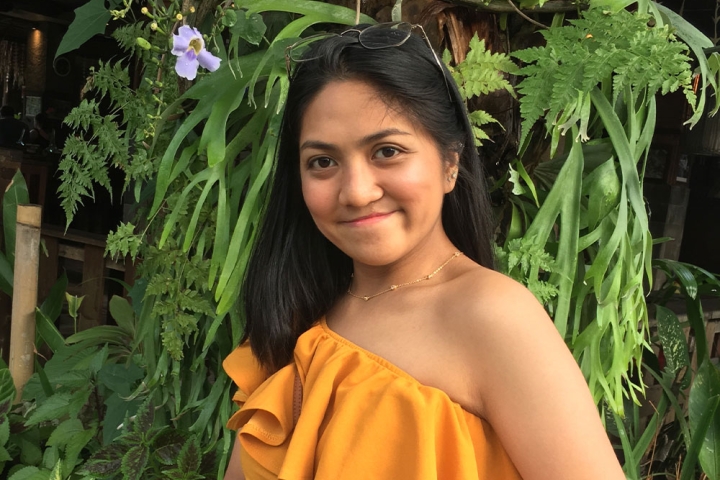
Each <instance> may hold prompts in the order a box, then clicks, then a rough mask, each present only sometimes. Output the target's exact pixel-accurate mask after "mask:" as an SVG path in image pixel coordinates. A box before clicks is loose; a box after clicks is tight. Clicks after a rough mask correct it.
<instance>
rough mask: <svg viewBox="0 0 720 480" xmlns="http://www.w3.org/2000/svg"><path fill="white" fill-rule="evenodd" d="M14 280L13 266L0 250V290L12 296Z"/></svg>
mask: <svg viewBox="0 0 720 480" xmlns="http://www.w3.org/2000/svg"><path fill="white" fill-rule="evenodd" d="M14 282H15V278H14V274H13V267H12V265H10V262H8V260H7V258H5V254H3V253H2V252H0V290H2V291H3V292H5V293H6V294H7V295H8V296H10V297H12V294H13V283H14Z"/></svg>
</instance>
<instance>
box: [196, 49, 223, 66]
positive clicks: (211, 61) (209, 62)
mask: <svg viewBox="0 0 720 480" xmlns="http://www.w3.org/2000/svg"><path fill="white" fill-rule="evenodd" d="M197 59H198V61H199V62H200V66H201V67H203V68H207V69H208V70H210V71H211V72H214V71H215V70H217V69H218V68H220V62H221V61H222V60H221V59H220V58H218V57H216V56H215V55H213V54H212V53H210V52H208V51H207V50H205V49H203V50H202V51H201V52H200V55H198V57H197Z"/></svg>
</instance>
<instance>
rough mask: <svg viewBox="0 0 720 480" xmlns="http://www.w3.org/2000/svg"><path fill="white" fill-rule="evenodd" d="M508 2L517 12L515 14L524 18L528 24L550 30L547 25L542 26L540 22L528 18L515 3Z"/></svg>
mask: <svg viewBox="0 0 720 480" xmlns="http://www.w3.org/2000/svg"><path fill="white" fill-rule="evenodd" d="M507 2H508V3H509V4H510V6H511V7H512V8H513V10H515V13H517V14H518V15H520V16H521V17H522V18H524V19H525V20H527V21H528V22H530V23H532V24H533V25H536V26H538V27H540V28H546V29H547V28H550V27H548V26H547V25H544V24H542V23H540V22H538V21H536V20H533V19H532V18H530V17H528V16H527V15H525V14H524V13H523V11H522V10H520V9H519V8H518V7H517V5H515V4H514V3H513V1H512V0H507Z"/></svg>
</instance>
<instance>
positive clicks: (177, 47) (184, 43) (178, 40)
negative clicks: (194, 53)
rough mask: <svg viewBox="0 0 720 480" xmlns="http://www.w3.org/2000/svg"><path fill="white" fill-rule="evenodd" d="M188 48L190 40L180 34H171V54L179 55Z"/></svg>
mask: <svg viewBox="0 0 720 480" xmlns="http://www.w3.org/2000/svg"><path fill="white" fill-rule="evenodd" d="M188 48H190V40H189V39H186V38H185V37H182V36H180V35H173V47H172V54H173V55H176V56H178V57H179V56H180V55H182V54H184V53H185V52H186V51H187V49H188Z"/></svg>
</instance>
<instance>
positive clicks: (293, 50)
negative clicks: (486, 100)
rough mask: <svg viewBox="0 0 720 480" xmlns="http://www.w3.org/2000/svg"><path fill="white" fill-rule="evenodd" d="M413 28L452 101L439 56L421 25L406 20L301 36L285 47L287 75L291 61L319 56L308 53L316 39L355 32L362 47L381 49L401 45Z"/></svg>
mask: <svg viewBox="0 0 720 480" xmlns="http://www.w3.org/2000/svg"><path fill="white" fill-rule="evenodd" d="M415 29H418V30H419V31H420V33H421V34H422V38H423V40H425V44H426V45H427V46H428V48H429V49H430V52H431V53H432V56H433V58H434V59H435V63H436V64H437V66H438V68H439V69H440V73H441V74H442V77H443V81H444V82H445V89H446V90H447V93H448V98H450V101H452V95H451V93H450V85H449V84H448V81H447V76H446V75H445V70H444V69H443V66H442V62H441V61H440V57H438V56H437V53H435V50H433V48H432V45H431V44H430V40H428V37H427V34H426V33H425V30H424V29H423V27H422V26H421V25H414V24H411V23H408V22H389V23H378V24H377V25H372V26H370V27H367V28H364V29H362V30H361V29H358V28H349V29H347V30H345V31H344V32H342V33H320V34H317V35H311V36H309V37H306V38H303V39H301V40H299V41H298V42H295V43H293V44H292V45H289V46H288V47H287V48H286V49H285V66H286V67H287V72H288V76H290V73H291V67H292V64H293V63H295V64H299V63H303V62H311V61H313V60H317V59H318V58H320V55H317V56H313V55H311V54H308V52H309V51H310V46H311V45H312V44H313V43H314V42H316V41H318V40H322V39H326V38H331V37H343V36H345V34H347V33H350V32H353V33H357V40H358V43H360V45H362V47H363V48H367V49H368V50H381V49H383V48H392V47H399V46H401V45H403V44H404V43H405V42H407V41H408V39H409V38H410V36H411V35H412V31H413V30H415Z"/></svg>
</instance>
